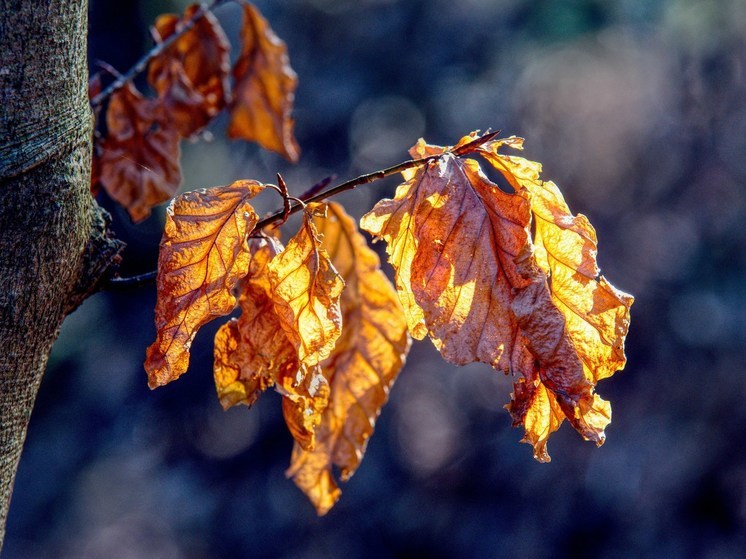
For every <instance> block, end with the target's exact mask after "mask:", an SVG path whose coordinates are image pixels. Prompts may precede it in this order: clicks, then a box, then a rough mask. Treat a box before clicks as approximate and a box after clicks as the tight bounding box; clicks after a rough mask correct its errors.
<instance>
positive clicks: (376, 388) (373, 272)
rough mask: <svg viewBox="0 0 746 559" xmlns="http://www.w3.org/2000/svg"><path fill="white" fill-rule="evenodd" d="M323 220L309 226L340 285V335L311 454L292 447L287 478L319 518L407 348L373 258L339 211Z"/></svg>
mask: <svg viewBox="0 0 746 559" xmlns="http://www.w3.org/2000/svg"><path fill="white" fill-rule="evenodd" d="M328 214H329V215H328V217H327V218H326V219H323V218H317V219H315V223H316V225H317V227H318V231H319V233H321V235H322V236H323V241H322V244H323V246H324V247H325V248H326V250H327V251H328V252H329V253H330V254H331V257H332V263H333V264H334V266H335V267H336V268H337V270H338V271H339V273H340V275H341V276H342V278H343V279H344V281H345V290H344V291H343V292H342V297H341V308H342V322H343V324H344V329H343V330H342V335H341V336H340V338H339V340H338V341H337V345H336V347H335V348H334V351H333V352H332V354H331V355H330V356H329V357H328V358H327V359H326V360H325V361H324V362H323V363H322V367H323V368H324V370H325V376H326V377H327V378H328V379H329V383H330V385H331V393H330V396H329V404H328V407H327V408H326V409H325V410H324V412H323V415H322V417H321V423H320V424H319V425H318V427H316V446H315V448H314V450H313V451H306V450H303V449H302V448H301V447H300V445H296V446H295V448H294V449H293V456H292V459H291V463H290V468H289V469H288V472H287V473H288V476H292V478H293V480H294V481H295V483H296V485H298V487H299V488H300V489H301V490H302V491H303V492H304V493H306V495H307V496H308V498H309V499H310V500H311V502H312V503H313V504H314V506H315V507H316V510H317V511H318V513H319V514H325V513H326V512H327V511H328V510H329V509H330V508H331V507H332V506H333V505H334V503H335V502H336V501H337V499H338V498H339V495H340V490H339V488H338V486H337V483H336V481H335V479H334V476H333V474H332V467H333V466H337V467H338V468H340V471H341V477H342V480H343V481H346V480H348V479H349V478H350V477H351V476H352V474H353V473H354V472H355V470H356V469H357V467H358V465H359V463H360V461H361V460H362V457H363V454H364V453H365V447H366V445H367V441H368V439H369V438H370V436H371V435H372V434H373V429H374V426H375V421H376V418H377V417H378V414H379V413H380V410H381V407H382V406H383V405H384V404H385V403H386V399H387V398H388V392H389V389H390V388H391V385H392V384H393V382H394V380H395V379H396V376H397V374H398V373H399V370H400V369H401V367H402V366H403V364H404V359H405V357H406V353H407V351H408V350H409V343H410V341H409V336H408V335H407V323H406V318H405V316H404V312H403V309H402V308H401V305H400V304H399V302H398V300H397V297H396V291H395V289H394V287H393V286H392V285H391V283H390V282H389V280H388V278H386V276H385V275H384V274H383V272H381V270H380V262H379V260H378V256H376V254H375V252H373V251H372V250H371V249H370V248H369V247H368V245H367V242H366V241H365V239H364V238H363V236H362V235H361V234H360V233H359V232H358V231H357V227H356V225H355V222H354V221H353V220H352V219H351V218H350V217H349V216H348V215H347V214H345V212H344V210H343V209H342V207H341V206H340V205H338V204H334V203H331V204H329V210H328Z"/></svg>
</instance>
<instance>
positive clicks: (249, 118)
mask: <svg viewBox="0 0 746 559" xmlns="http://www.w3.org/2000/svg"><path fill="white" fill-rule="evenodd" d="M243 18H244V19H243V26H242V28H241V40H242V48H241V55H240V56H239V58H238V60H236V64H235V66H234V68H233V77H234V79H235V85H234V97H233V104H232V106H231V120H230V124H229V126H228V136H230V137H231V138H243V139H245V140H249V141H254V142H257V143H259V145H260V146H262V147H263V148H265V149H268V150H272V151H275V152H277V153H280V154H282V155H284V156H285V157H286V158H287V159H288V160H290V161H292V162H296V161H297V160H298V157H299V156H300V150H299V148H298V144H297V143H296V141H295V138H294V137H293V125H294V121H293V119H292V118H291V116H290V113H291V111H292V107H293V101H294V98H295V89H296V87H297V85H298V79H297V77H296V75H295V72H294V71H293V69H292V68H291V67H290V62H289V60H288V54H287V47H286V45H285V43H284V42H283V41H282V40H280V39H279V38H278V37H277V35H275V33H274V31H272V29H271V28H270V27H269V24H268V23H267V21H266V20H265V19H264V18H263V17H262V15H261V14H260V13H259V11H258V10H257V9H256V8H255V7H254V6H252V5H251V4H249V3H245V4H244V5H243Z"/></svg>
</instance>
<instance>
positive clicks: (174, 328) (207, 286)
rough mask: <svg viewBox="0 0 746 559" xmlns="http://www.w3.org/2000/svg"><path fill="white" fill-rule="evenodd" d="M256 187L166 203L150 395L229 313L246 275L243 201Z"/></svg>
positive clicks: (180, 369) (250, 222)
mask: <svg viewBox="0 0 746 559" xmlns="http://www.w3.org/2000/svg"><path fill="white" fill-rule="evenodd" d="M263 188H264V185H262V184H260V183H258V182H256V181H248V180H243V181H236V182H234V183H233V184H231V185H228V186H217V187H214V188H209V189H204V190H199V191H192V192H187V193H185V194H182V195H181V196H178V197H177V198H175V199H174V200H173V201H172V202H171V204H169V206H168V210H167V213H166V226H165V230H164V232H163V238H162V240H161V247H160V253H159V257H158V278H157V288H158V300H157V302H156V307H155V325H156V330H157V337H156V340H155V342H153V344H152V345H151V346H150V347H149V348H148V350H147V358H146V360H145V369H146V370H147V372H148V377H149V382H148V383H149V385H150V387H151V388H155V387H156V386H161V385H163V384H166V383H168V382H171V381H172V380H175V379H176V378H178V377H179V376H180V375H182V374H183V373H184V372H186V370H187V367H188V366H189V348H190V346H191V344H192V340H193V339H194V336H195V335H196V334H197V331H198V330H199V328H200V327H202V326H203V325H204V324H206V323H207V322H209V321H210V320H212V319H213V318H216V317H218V316H223V315H226V314H228V313H229V312H231V311H232V310H233V309H234V308H235V306H236V297H235V296H234V294H233V293H232V291H233V289H234V288H235V287H236V284H237V283H238V282H239V280H241V278H243V277H244V276H246V274H247V273H248V270H249V260H250V258H249V254H250V253H249V249H248V245H247V242H246V239H247V237H248V235H249V234H250V233H251V232H252V230H253V229H254V226H255V225H256V223H257V221H258V217H257V215H256V213H255V212H254V209H253V208H252V206H251V205H250V204H249V200H250V199H251V198H253V197H254V196H255V195H256V194H257V193H258V192H260V191H261V190H262V189H263Z"/></svg>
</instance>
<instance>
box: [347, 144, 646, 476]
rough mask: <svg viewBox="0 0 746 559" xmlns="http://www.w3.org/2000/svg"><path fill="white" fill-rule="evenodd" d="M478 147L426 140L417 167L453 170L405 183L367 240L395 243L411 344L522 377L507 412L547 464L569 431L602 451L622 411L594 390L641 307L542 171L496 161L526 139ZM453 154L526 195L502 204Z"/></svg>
mask: <svg viewBox="0 0 746 559" xmlns="http://www.w3.org/2000/svg"><path fill="white" fill-rule="evenodd" d="M475 138H476V135H475V134H472V135H470V136H467V137H465V138H463V139H462V140H461V141H460V142H459V143H458V144H457V145H456V146H454V147H452V148H442V147H439V146H430V145H427V144H425V143H424V142H422V141H420V142H419V143H418V144H417V145H416V146H415V148H413V150H412V155H413V156H415V157H426V156H431V155H435V154H441V153H442V154H443V155H442V157H440V158H439V159H438V160H435V161H429V162H427V163H424V164H423V167H422V168H420V169H418V170H416V171H414V172H407V173H405V175H404V177H405V180H406V182H405V183H404V184H402V185H400V186H399V188H398V189H397V192H396V196H395V198H394V199H393V200H383V201H381V202H379V203H378V204H377V205H376V206H375V207H374V209H373V211H371V212H370V213H368V214H367V215H366V216H364V217H363V220H362V222H361V224H362V227H363V228H365V229H367V230H368V231H369V232H371V233H372V234H374V235H376V236H378V237H383V238H384V239H385V240H386V241H387V243H388V246H387V252H388V254H389V261H390V262H391V263H392V265H393V266H394V269H395V271H396V281H397V289H398V291H399V296H400V299H401V300H402V303H403V305H404V308H405V311H406V312H407V317H408V321H409V327H410V331H411V332H412V334H413V336H414V337H423V336H424V334H425V333H428V334H429V335H430V337H431V339H432V340H433V342H434V343H435V345H436V347H437V348H438V349H439V350H440V352H441V354H442V355H443V357H444V358H446V359H448V360H449V361H452V362H454V363H459V364H463V363H469V362H471V361H483V362H486V363H490V364H492V365H493V366H494V367H495V368H498V369H502V370H505V371H508V370H510V371H512V372H513V373H514V374H519V375H521V377H520V378H518V379H517V380H516V382H515V384H514V394H513V401H512V402H511V404H510V405H509V410H510V412H511V414H512V416H513V420H514V423H515V424H516V425H518V424H522V425H523V426H524V428H525V429H526V435H525V438H524V440H525V441H527V442H529V443H531V444H532V445H533V446H534V455H535V457H536V458H537V459H539V460H542V461H546V460H548V459H549V456H548V454H547V452H546V441H547V438H548V436H549V435H550V434H551V433H552V432H553V431H555V430H556V429H557V428H558V427H559V425H560V423H561V422H562V421H563V420H564V418H567V419H568V420H569V421H570V423H571V424H572V425H573V427H574V428H575V429H576V430H577V431H578V432H579V433H580V434H581V435H582V436H583V437H584V438H586V439H588V440H592V441H595V442H596V443H597V444H601V443H602V442H603V440H604V428H605V426H606V425H607V424H608V423H609V421H610V418H611V408H610V406H609V404H608V403H607V402H605V401H604V400H602V399H601V398H600V397H599V396H598V395H597V394H595V393H594V387H595V384H596V382H597V381H598V380H599V379H601V378H605V377H607V376H610V375H611V374H613V373H614V371H616V370H617V369H619V368H621V367H622V366H623V365H624V336H625V335H626V332H627V327H628V323H629V306H630V304H631V302H632V298H631V297H630V296H629V295H626V294H624V293H621V292H619V291H617V290H615V289H614V288H613V287H611V285H610V284H609V283H608V282H607V281H606V280H605V279H604V278H603V277H599V278H596V276H597V274H598V268H597V266H596V260H595V255H596V237H595V231H594V230H593V228H592V227H591V226H590V224H589V223H588V221H587V219H585V217H583V216H573V215H572V214H570V212H569V210H568V208H567V205H566V204H565V203H564V200H563V199H562V196H561V194H560V193H559V190H558V189H557V188H556V186H555V185H554V184H553V183H544V182H542V181H540V180H539V179H538V172H539V169H540V166H539V165H538V164H537V163H533V162H530V161H527V160H525V159H521V158H515V157H508V156H505V155H503V154H500V153H498V148H499V147H501V146H503V145H510V146H511V147H520V140H518V139H516V138H509V139H506V140H499V141H491V142H489V143H487V144H485V145H481V144H477V145H475V147H474V148H471V147H469V146H468V144H469V143H471V142H472V141H473V140H474V139H475ZM464 146H466V148H464ZM459 148H461V149H459ZM452 150H458V151H459V153H466V152H471V151H478V152H479V153H480V154H481V155H483V156H484V157H485V158H486V159H487V160H488V161H489V162H490V163H491V164H492V165H493V166H494V167H495V168H496V169H498V170H499V171H501V172H502V173H503V174H504V175H505V176H506V178H507V179H508V181H509V182H510V184H511V185H512V186H513V188H514V189H515V192H514V193H513V194H507V193H504V192H502V191H501V190H500V189H498V188H497V186H495V185H494V184H492V183H491V182H490V181H489V180H488V179H486V178H485V177H484V176H483V175H482V174H481V172H480V169H479V166H478V164H477V163H476V162H475V161H474V160H471V159H466V160H464V161H461V160H458V159H456V158H455V157H454V155H452V153H451V151H452ZM529 201H530V206H529V203H528V202H529ZM531 215H533V216H534V220H535V223H536V227H535V228H536V234H535V239H534V241H535V243H536V247H535V248H534V243H533V242H532V239H531V238H530V237H529V234H528V226H529V223H530V216H531ZM534 251H535V252H536V254H534Z"/></svg>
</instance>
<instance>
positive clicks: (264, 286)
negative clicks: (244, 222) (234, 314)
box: [214, 239, 300, 409]
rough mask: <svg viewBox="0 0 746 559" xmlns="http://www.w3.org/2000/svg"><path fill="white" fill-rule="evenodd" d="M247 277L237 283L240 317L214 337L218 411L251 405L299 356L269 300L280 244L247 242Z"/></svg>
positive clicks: (292, 368) (293, 367)
mask: <svg viewBox="0 0 746 559" xmlns="http://www.w3.org/2000/svg"><path fill="white" fill-rule="evenodd" d="M249 248H250V250H251V261H250V264H249V273H248V275H247V276H246V277H245V278H244V279H243V280H242V281H241V282H240V283H239V286H238V291H239V292H240V296H239V300H238V304H239V306H240V308H241V315H240V316H239V317H238V318H233V319H231V320H230V321H229V322H227V323H226V324H224V325H223V326H221V327H220V329H219V330H218V332H217V334H216V335H215V368H214V374H215V386H216V388H217V392H218V398H219V399H220V403H221V404H222V406H223V408H225V409H228V408H229V407H231V406H234V405H236V404H245V405H247V406H250V405H251V404H253V403H254V402H255V401H256V399H257V398H258V397H259V394H260V393H261V392H263V391H264V390H266V389H267V388H268V387H270V386H273V385H274V384H275V382H276V380H277V378H278V376H281V377H287V376H291V375H293V374H295V372H296V371H297V370H298V369H299V367H300V362H299V361H298V352H297V351H296V349H295V347H294V346H293V344H292V343H291V342H290V340H289V339H288V337H287V335H286V334H285V332H284V331H283V330H282V328H281V327H280V322H279V319H278V317H277V315H276V314H275V311H274V304H273V302H272V298H271V296H270V295H271V289H272V288H271V286H270V283H269V274H268V272H267V264H268V262H269V261H270V260H271V259H272V258H274V257H275V256H276V255H277V254H278V253H279V251H280V250H281V248H282V247H281V246H280V245H279V244H278V243H277V242H272V241H267V240H264V239H251V240H250V242H249Z"/></svg>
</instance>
